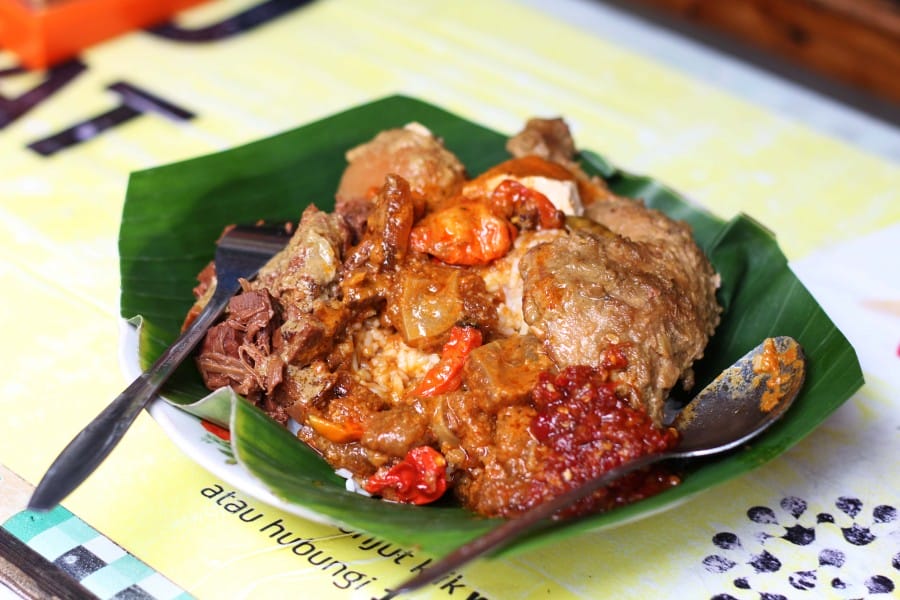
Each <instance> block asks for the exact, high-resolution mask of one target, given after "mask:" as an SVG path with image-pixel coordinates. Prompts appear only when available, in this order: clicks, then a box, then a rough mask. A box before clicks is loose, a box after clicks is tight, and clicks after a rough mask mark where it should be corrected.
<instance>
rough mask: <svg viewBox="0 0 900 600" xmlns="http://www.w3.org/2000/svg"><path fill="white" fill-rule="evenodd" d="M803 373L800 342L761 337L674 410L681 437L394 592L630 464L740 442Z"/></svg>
mask: <svg viewBox="0 0 900 600" xmlns="http://www.w3.org/2000/svg"><path fill="white" fill-rule="evenodd" d="M805 377H806V358H805V356H804V353H803V349H802V348H801V347H800V344H798V343H797V341H796V340H794V339H793V338H790V337H786V336H782V337H774V338H766V339H765V340H764V341H763V342H762V343H761V344H760V345H759V346H757V347H756V348H754V349H752V350H751V351H749V352H748V353H747V354H745V355H744V356H742V357H741V358H740V359H738V361H737V362H736V363H734V364H733V365H732V366H730V367H728V368H727V369H725V370H724V371H722V373H720V374H719V376H718V377H716V378H715V379H714V380H713V381H712V382H711V383H710V384H709V385H708V386H706V387H705V388H704V389H703V390H702V391H701V392H700V393H699V394H697V396H695V397H694V399H693V400H691V401H690V402H689V403H688V404H687V405H686V406H685V407H684V408H683V409H681V411H680V412H679V413H678V414H677V415H676V416H675V418H674V420H673V421H672V423H671V426H672V427H674V428H675V429H677V430H678V433H679V438H680V439H679V443H678V446H676V447H675V448H674V449H673V450H670V451H666V452H660V453H657V454H648V455H646V456H641V457H639V458H636V459H634V460H631V461H629V462H628V463H626V464H623V465H621V466H619V467H616V468H614V469H610V470H609V471H607V472H606V473H604V474H603V475H601V476H599V477H596V478H594V479H591V480H589V481H586V482H585V483H583V484H581V485H579V486H577V487H574V488H572V489H571V490H569V491H567V492H565V493H563V494H560V495H559V496H556V497H555V498H553V499H552V500H549V501H547V502H544V503H543V504H540V505H538V506H536V507H534V508H532V509H530V510H528V511H526V512H525V513H523V514H521V515H519V516H518V517H515V518H513V519H510V520H508V521H506V522H505V523H503V524H502V525H500V526H498V527H496V528H494V529H492V530H491V531H489V532H487V533H486V534H484V535H482V536H480V537H478V538H475V539H474V540H472V541H470V542H468V543H466V544H464V545H462V546H460V547H459V548H457V549H456V550H454V551H453V552H451V553H450V554H448V555H447V556H445V557H444V558H442V559H441V560H439V561H437V562H436V563H434V564H432V565H430V566H429V567H428V568H426V569H424V570H422V571H420V572H419V573H418V574H417V575H416V576H415V577H413V578H411V579H410V580H408V581H407V582H405V583H403V584H402V585H401V586H399V587H398V588H396V589H395V591H394V595H398V594H402V593H407V592H412V591H414V590H417V589H419V588H421V587H422V586H424V585H427V584H428V583H431V582H433V581H436V580H438V579H440V578H441V577H443V576H444V575H446V574H447V573H449V572H450V571H452V570H453V569H457V568H459V567H460V566H462V565H464V564H465V563H467V562H469V561H471V560H472V559H474V558H476V557H478V556H481V555H483V554H485V553H487V552H490V551H492V550H496V549H498V548H500V547H502V546H505V545H506V544H508V543H510V542H511V541H513V540H514V539H516V538H517V537H519V536H520V535H522V534H524V533H526V532H527V531H529V530H530V529H531V528H532V527H534V526H535V525H536V524H537V523H538V522H539V521H542V520H543V519H547V518H550V517H552V516H553V515H555V514H556V513H557V512H559V511H561V510H563V509H565V508H568V507H570V506H572V505H573V504H574V503H575V502H577V501H579V500H581V499H582V498H584V497H586V496H588V495H590V494H591V493H593V492H595V491H597V490H598V489H600V488H602V487H604V486H606V485H609V484H610V483H612V482H613V481H615V480H616V479H619V478H620V477H623V476H625V475H627V474H628V473H631V472H632V471H636V470H638V469H642V468H644V467H647V466H649V465H651V464H654V463H657V462H660V461H664V460H671V459H690V458H698V457H704V456H710V455H713V454H719V453H723V452H727V451H729V450H734V449H735V448H738V447H740V446H742V445H744V444H746V443H747V442H749V441H750V440H752V439H754V438H755V437H757V436H758V435H760V434H761V433H763V432H764V431H765V430H766V429H768V428H769V427H771V426H772V424H773V423H775V422H776V421H777V420H778V419H779V418H781V416H782V415H783V414H784V413H785V412H787V410H788V409H789V408H790V406H791V404H793V402H794V399H795V398H796V397H797V394H798V393H799V392H800V388H802V387H803V381H804V379H805Z"/></svg>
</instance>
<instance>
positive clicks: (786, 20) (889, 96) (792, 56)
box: [636, 0, 900, 103]
mask: <svg viewBox="0 0 900 600" xmlns="http://www.w3.org/2000/svg"><path fill="white" fill-rule="evenodd" d="M636 3H638V4H643V5H647V6H651V7H654V8H656V9H660V10H663V11H666V12H669V13H673V14H676V15H678V16H680V17H681V18H684V19H686V20H689V21H692V22H695V23H698V24H700V25H702V26H704V27H708V28H710V29H714V30H716V31H719V32H722V33H725V34H727V35H729V36H732V37H735V38H738V39H741V40H743V41H745V42H749V43H750V44H753V45H756V46H758V47H760V48H763V49H765V50H767V51H771V52H773V53H775V54H777V55H779V56H781V57H783V58H785V59H788V60H790V61H792V62H794V63H797V64H801V65H803V66H805V67H808V68H809V69H811V70H813V71H815V72H817V73H820V74H823V75H826V76H828V77H831V78H834V79H836V80H838V81H841V82H844V83H846V84H850V85H852V86H855V87H858V88H861V89H863V90H866V91H868V92H871V93H873V94H875V95H877V96H879V97H881V98H883V99H886V100H889V101H891V102H897V103H900V2H898V1H896V0H636Z"/></svg>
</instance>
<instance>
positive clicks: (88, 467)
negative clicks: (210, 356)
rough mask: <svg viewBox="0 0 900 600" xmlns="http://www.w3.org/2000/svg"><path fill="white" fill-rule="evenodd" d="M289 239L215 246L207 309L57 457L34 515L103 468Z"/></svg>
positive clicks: (240, 229) (276, 232) (272, 236)
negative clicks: (243, 282)
mask: <svg viewBox="0 0 900 600" xmlns="http://www.w3.org/2000/svg"><path fill="white" fill-rule="evenodd" d="M289 237H290V236H289V234H288V232H287V229H286V228H285V227H275V226H267V225H261V226H248V225H237V226H234V227H232V228H231V229H229V230H228V231H226V232H225V233H224V235H223V236H222V237H221V238H220V239H219V241H218V242H217V245H216V255H215V266H216V287H215V289H214V291H213V295H212V297H211V298H210V300H209V302H208V303H207V305H206V306H205V307H204V308H203V310H202V311H201V312H200V314H199V315H197V318H196V319H194V321H193V322H192V323H191V325H190V326H189V327H188V328H187V329H186V330H185V331H184V332H183V333H182V334H181V335H180V336H179V337H178V338H177V339H176V340H175V341H174V342H173V343H172V345H171V346H169V347H168V348H166V350H165V351H163V353H162V354H161V355H160V356H159V358H158V359H156V362H154V363H153V365H152V366H151V367H150V368H149V369H148V370H147V371H146V372H144V373H143V374H141V375H140V376H139V377H138V378H137V379H135V380H134V381H133V382H132V383H131V385H129V386H128V387H127V388H125V391H123V392H122V393H121V394H119V396H118V397H117V398H116V399H115V400H113V401H112V402H111V403H110V404H109V405H108V406H107V407H106V408H105V409H103V411H102V412H101V413H100V414H99V415H97V416H96V417H95V418H94V420H93V421H91V422H90V423H89V424H88V425H87V427H85V428H84V429H82V430H81V432H80V433H79V434H78V435H76V436H75V438H74V439H72V441H71V442H69V445H68V446H66V447H65V449H64V450H63V451H62V452H61V453H60V454H59V456H58V457H56V460H54V461H53V464H51V465H50V468H49V469H47V472H46V474H44V477H43V478H42V479H41V481H40V483H38V485H37V487H36V488H35V490H34V493H33V494H32V496H31V499H30V500H29V502H28V508H29V509H30V510H49V509H51V508H53V507H54V506H56V505H57V504H59V503H60V502H61V501H62V500H63V499H64V498H65V497H66V496H68V495H69V494H70V493H72V491H74V490H75V488H77V487H78V486H79V485H80V484H81V483H82V482H83V481H84V480H85V479H87V478H88V476H90V474H91V473H93V472H94V470H95V469H96V468H97V467H98V466H100V463H102V462H103V460H104V459H105V458H106V457H107V456H108V455H109V453H110V452H112V450H113V448H115V446H116V445H117V444H118V443H119V441H121V439H122V437H123V436H124V435H125V432H126V431H127V430H128V428H129V427H131V425H132V423H134V421H135V419H136V418H137V416H138V415H139V414H140V412H141V410H142V409H143V408H144V407H145V406H147V405H148V404H149V403H150V401H151V400H152V399H153V398H155V397H156V394H157V392H159V390H160V388H161V387H162V385H163V384H164V383H165V382H166V380H167V379H168V378H169V377H170V376H171V375H172V373H173V372H174V371H175V369H176V368H177V367H178V366H179V365H180V364H181V363H182V362H183V361H184V360H185V359H186V358H187V357H188V356H189V355H190V353H191V351H192V350H193V349H194V348H195V347H196V346H197V344H198V343H199V342H200V340H201V339H203V336H204V335H205V334H206V331H207V330H208V329H209V328H210V327H211V326H212V324H213V323H214V322H215V321H216V319H217V318H218V317H219V316H220V315H221V314H222V312H223V311H224V310H225V307H226V306H227V305H228V302H229V301H230V300H231V298H232V296H234V295H235V294H236V293H237V292H238V290H240V287H241V284H240V280H241V279H251V278H253V277H254V276H255V275H256V274H257V272H258V271H259V269H260V268H261V267H262V266H263V265H265V264H266V262H268V261H269V259H270V258H272V257H273V256H274V255H275V254H276V253H278V252H279V251H280V250H281V249H282V248H284V246H285V245H286V244H287V241H288V239H289Z"/></svg>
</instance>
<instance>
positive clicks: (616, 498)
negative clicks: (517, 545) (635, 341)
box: [531, 353, 679, 516]
mask: <svg viewBox="0 0 900 600" xmlns="http://www.w3.org/2000/svg"><path fill="white" fill-rule="evenodd" d="M610 358H611V359H614V360H613V361H610V360H606V361H604V364H603V365H602V366H601V367H597V368H595V367H588V366H573V367H568V368H566V369H565V370H563V371H562V372H560V373H558V374H556V375H552V374H549V373H543V374H542V375H541V377H540V379H539V381H538V384H537V386H536V387H535V390H534V394H533V397H534V402H535V407H536V408H537V411H538V412H537V415H536V416H535V418H534V420H533V421H532V424H531V433H532V435H533V436H534V437H535V438H536V439H537V440H538V441H539V442H541V443H542V444H544V445H545V446H546V447H547V448H548V461H547V464H546V468H545V469H544V472H543V476H542V477H538V478H536V479H535V481H534V482H533V484H532V486H531V492H532V494H533V499H534V502H535V503H539V502H540V501H541V500H542V499H546V498H549V497H552V496H557V495H559V494H561V493H563V492H565V491H566V490H569V489H571V488H574V487H576V486H578V485H579V484H581V483H583V482H585V481H587V480H589V479H592V478H594V477H598V476H600V475H602V474H603V473H605V472H607V471H609V470H610V469H613V468H615V467H618V466H619V465H621V464H623V463H625V462H628V461H629V460H632V459H634V458H637V457H639V456H644V455H647V454H652V453H657V452H663V451H665V450H667V449H670V448H673V447H674V446H675V445H676V444H677V443H678V433H677V432H676V431H675V430H674V429H672V428H666V429H660V428H657V427H655V426H654V425H653V422H652V421H651V419H650V417H649V416H648V415H647V414H646V412H645V411H643V410H641V409H636V408H634V407H632V406H631V405H630V404H629V403H628V401H627V400H626V399H625V398H622V397H620V395H619V394H618V393H617V387H618V386H617V384H616V382H615V381H613V380H612V379H611V377H610V376H611V373H613V372H614V371H615V369H617V368H622V367H624V364H621V361H618V358H621V354H620V353H614V354H613V355H611V356H610ZM610 366H612V367H613V368H610ZM678 483H679V479H678V478H677V477H676V476H674V475H671V474H669V473H667V472H664V471H662V470H661V469H659V468H651V469H645V470H640V471H635V472H633V473H631V474H630V475H627V476H625V477H623V478H621V479H619V480H618V481H616V482H615V483H613V484H611V485H610V486H609V487H607V488H605V489H602V490H599V491H598V492H596V493H595V494H594V495H592V496H590V497H588V498H585V499H584V500H582V501H581V502H579V503H578V504H577V505H576V506H574V507H573V508H572V509H570V510H568V511H566V513H565V514H566V516H572V515H576V514H585V513H588V512H594V511H598V510H609V509H610V508H613V507H615V506H618V505H621V504H626V503H629V502H634V501H636V500H640V499H643V498H646V497H648V496H651V495H653V494H656V493H659V492H661V491H662V490H664V489H666V488H669V487H672V486H673V485H677V484H678Z"/></svg>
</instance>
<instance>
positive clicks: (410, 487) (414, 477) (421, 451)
mask: <svg viewBox="0 0 900 600" xmlns="http://www.w3.org/2000/svg"><path fill="white" fill-rule="evenodd" d="M364 487H365V488H366V491H367V492H369V493H370V494H379V495H382V496H386V497H387V498H389V499H391V500H396V501H398V502H406V503H409V504H428V503H429V502H434V501H435V500H437V499H438V498H440V497H441V496H443V495H444V492H445V491H447V461H446V459H444V457H443V455H442V454H441V453H440V452H438V451H437V450H435V449H434V448H432V447H431V446H418V447H416V448H413V449H412V450H410V451H409V452H407V453H406V456H405V457H404V459H403V460H401V461H400V462H398V463H397V464H395V465H394V466H392V467H391V468H390V469H388V470H387V472H382V471H381V470H379V471H378V472H377V473H375V474H374V475H372V476H371V477H369V479H368V480H366V483H365V486H364ZM386 491H387V493H385V492H386Z"/></svg>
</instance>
